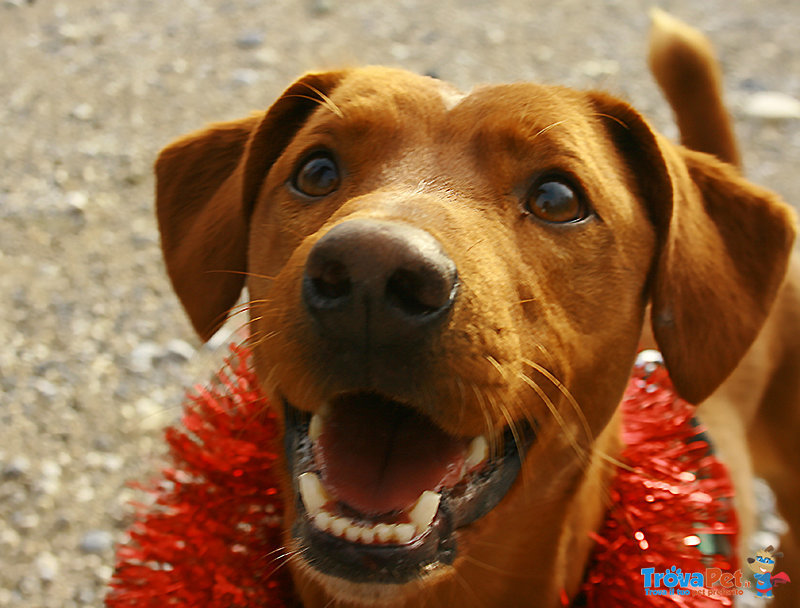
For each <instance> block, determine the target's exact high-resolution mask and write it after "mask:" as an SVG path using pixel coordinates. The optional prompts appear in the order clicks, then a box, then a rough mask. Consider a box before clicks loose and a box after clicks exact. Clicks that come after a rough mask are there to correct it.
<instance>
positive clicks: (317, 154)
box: [158, 68, 791, 605]
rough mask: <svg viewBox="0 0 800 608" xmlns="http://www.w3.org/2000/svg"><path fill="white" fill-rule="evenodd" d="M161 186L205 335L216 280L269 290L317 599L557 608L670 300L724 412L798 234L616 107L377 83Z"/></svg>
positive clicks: (770, 206) (307, 569)
mask: <svg viewBox="0 0 800 608" xmlns="http://www.w3.org/2000/svg"><path fill="white" fill-rule="evenodd" d="M203 163H208V164H210V166H209V167H208V169H207V171H206V172H205V173H203V172H202V165H203ZM158 173H159V221H160V225H161V229H162V237H163V245H164V250H165V257H166V259H167V263H168V268H169V270H170V276H171V278H172V279H173V283H174V284H175V286H176V290H177V291H178V293H179V295H180V296H181V298H182V300H183V302H184V304H185V306H186V308H187V310H188V312H189V313H190V316H191V317H192V320H193V321H194V322H195V326H196V327H197V328H198V331H199V332H200V333H201V335H206V336H207V335H208V334H209V333H210V331H211V329H212V326H213V325H214V324H215V323H216V322H217V321H218V317H219V315H220V314H223V313H224V312H225V310H226V309H227V307H229V306H231V305H232V304H233V303H234V301H235V299H236V297H237V295H238V291H239V289H240V288H241V280H242V279H241V275H240V274H227V275H226V274H220V273H216V272H215V273H214V274H208V271H223V270H230V271H234V272H239V273H244V272H246V273H247V287H248V289H249V294H250V297H251V303H250V306H249V308H250V316H251V320H252V321H251V332H252V338H253V350H254V355H255V361H256V371H257V374H258V376H259V378H260V380H261V382H262V385H263V388H264V390H265V391H266V392H267V394H268V395H269V396H270V398H271V400H272V402H273V404H275V405H276V406H278V407H280V408H281V411H282V413H283V424H284V432H285V454H284V462H283V466H284V468H285V472H286V479H285V487H284V490H285V495H286V496H287V497H290V500H289V501H288V503H287V521H286V541H287V545H288V547H289V549H290V550H291V551H293V552H294V557H293V559H292V567H293V568H294V573H295V577H296V582H297V589H298V591H299V592H300V594H301V596H302V597H303V599H304V601H305V602H306V603H307V604H308V605H317V604H320V605H324V604H325V603H326V602H328V601H329V599H331V598H336V599H338V600H340V601H342V602H344V603H348V602H349V603H353V604H368V603H370V602H373V601H376V598H379V599H380V600H381V601H382V602H383V603H384V604H387V605H421V604H422V603H425V602H430V605H452V604H453V603H455V602H456V601H459V602H462V603H463V602H467V603H469V602H477V603H478V604H488V605H515V604H516V603H519V602H520V601H522V600H521V599H520V596H519V591H518V589H519V585H520V584H522V585H523V586H524V587H525V588H526V589H530V590H532V592H534V593H535V594H536V597H537V598H539V599H540V600H541V605H551V604H554V603H555V602H556V601H557V598H558V596H559V593H560V591H561V589H564V588H567V589H568V590H569V589H570V588H572V587H574V586H575V584H576V582H577V578H576V577H579V576H580V574H581V570H582V567H580V566H578V567H577V568H576V567H575V566H574V562H575V561H576V560H577V561H578V563H582V562H581V561H580V560H582V559H584V558H585V553H586V551H587V550H588V549H587V547H588V540H586V533H587V532H588V531H589V530H590V529H592V527H593V526H594V525H595V524H596V520H597V518H598V517H599V516H600V515H601V514H602V510H603V503H602V500H600V499H599V495H600V489H601V487H602V484H603V479H604V477H605V475H606V474H607V473H608V471H607V470H606V469H604V467H603V466H602V459H601V458H598V453H599V452H602V451H610V450H613V448H614V445H615V441H616V438H615V435H614V433H613V428H614V427H613V425H609V422H610V421H611V420H613V416H614V412H615V411H616V407H617V404H618V402H619V399H620V397H621V394H622V391H623V389H624V387H625V384H626V380H627V376H628V373H629V371H630V367H631V363H632V361H633V358H634V356H635V352H636V346H637V342H638V340H639V336H640V334H641V330H642V322H643V317H644V311H645V308H646V306H647V304H648V302H651V301H652V304H653V310H654V312H653V315H654V330H655V334H656V338H657V339H658V341H659V344H660V346H661V348H662V349H663V351H664V354H665V357H666V360H667V363H668V365H669V366H670V369H671V372H672V373H673V376H674V380H675V382H676V385H677V387H678V389H679V390H680V391H682V392H683V393H684V394H685V395H686V396H688V397H689V398H694V399H702V398H703V397H705V396H706V395H707V394H708V393H709V392H710V391H711V390H713V388H714V387H715V386H716V385H717V384H718V383H719V382H720V381H721V380H722V378H724V376H725V375H726V374H727V373H728V372H729V371H730V370H731V369H732V367H733V365H735V362H736V360H738V358H739V357H740V356H741V353H742V352H743V351H744V350H745V349H746V348H747V346H748V345H749V343H750V342H751V341H752V339H753V337H754V335H755V333H756V332H757V330H758V327H759V326H760V325H761V323H762V321H763V318H764V315H765V314H766V308H767V306H768V302H769V301H770V300H771V299H772V297H773V296H774V293H775V290H776V289H777V287H778V285H779V283H780V277H781V276H782V272H783V265H784V264H785V256H786V252H787V251H788V248H789V243H790V241H791V228H790V227H789V216H788V213H787V212H786V210H785V209H784V208H783V207H781V206H780V205H779V204H778V203H777V202H776V201H774V200H773V199H772V198H771V196H770V195H769V194H768V193H765V192H763V191H760V190H757V189H755V188H754V187H752V186H750V185H749V184H746V183H745V182H743V181H742V180H741V179H740V178H739V177H738V176H737V175H736V174H735V173H734V172H733V171H732V170H730V169H728V168H726V167H723V166H722V165H721V164H719V163H716V162H714V161H713V160H712V159H710V158H707V157H703V156H701V155H692V154H691V153H688V152H686V151H681V150H678V149H677V148H674V147H672V146H671V145H669V144H667V143H665V142H664V141H663V140H662V139H661V138H660V137H659V136H657V135H655V134H653V133H652V131H651V130H650V129H649V127H648V126H647V125H646V123H644V121H643V120H642V119H641V118H640V117H639V116H638V115H637V114H636V113H635V112H633V111H632V110H631V109H630V108H629V107H628V106H626V105H625V104H623V103H621V102H618V101H616V100H613V99H611V98H608V97H605V96H602V95H597V94H584V93H577V92H573V91H570V90H566V89H560V88H548V87H541V86H536V85H530V84H517V85H505V86H495V87H484V88H479V89H477V90H475V91H474V92H472V93H471V94H470V95H466V96H464V95H460V94H458V93H456V92H454V91H453V90H451V89H450V88H449V87H447V86H446V85H444V84H442V83H441V82H439V81H436V80H433V79H430V78H423V77H418V76H414V75H411V74H408V73H406V72H401V71H397V70H388V69H383V68H365V69H361V70H351V71H347V72H337V73H328V74H320V75H310V76H307V77H306V78H305V79H303V80H301V81H299V82H298V83H296V84H295V85H294V86H293V87H292V88H290V89H289V90H288V91H287V92H286V93H285V94H284V96H282V97H281V99H280V100H279V101H278V102H276V104H275V105H273V107H272V108H271V109H270V111H269V112H267V113H265V114H264V115H263V116H261V117H253V118H251V119H248V120H245V121H240V122H237V123H230V124H228V125H222V126H219V127H217V128H215V129H212V130H210V131H207V132H204V133H203V134H200V135H198V136H194V137H192V138H189V139H186V140H183V141H182V142H179V143H177V144H175V145H174V146H172V147H171V148H169V149H168V150H167V151H165V153H164V154H163V155H162V158H161V160H160V161H159V165H158ZM700 178H702V180H701V179H700ZM723 199H724V200H725V204H726V205H729V206H730V208H731V209H730V210H728V209H725V210H723V209H722V208H721V204H720V201H721V200H723ZM730 218H733V219H730ZM732 226H733V227H732ZM750 232H752V233H757V234H758V235H759V236H758V239H755V240H754V239H752V238H750V237H752V234H750ZM764 235H768V238H770V239H771V240H772V242H773V243H774V244H775V246H774V247H770V248H769V250H766V249H765V248H764V247H761V246H759V242H758V241H759V240H760V241H761V242H763V239H764V238H765V236H764ZM754 241H755V242H754ZM756 270H757V272H756ZM712 272H717V273H719V276H718V277H717V276H714V277H713V278H712ZM742 277H744V279H743V278H742ZM711 280H713V281H715V283H714V289H713V290H711V289H709V283H708V282H709V281H711ZM701 298H705V299H704V300H702V301H703V304H704V306H706V309H705V310H698V308H699V307H698V302H700V301H701ZM731 325H734V328H733V329H731ZM726 332H728V333H727V334H726ZM723 335H725V338H724V340H723V339H722V338H721V336H723ZM694 340H697V342H698V343H697V344H695V343H694V342H693V341H694ZM699 352H702V353H703V355H697V356H694V355H695V354H696V353H699ZM692 358H694V361H692ZM697 361H702V362H701V363H697ZM570 562H572V563H570ZM542 564H546V567H542ZM520 581H522V583H520ZM529 597H530V596H529V595H525V598H526V599H525V602H523V603H526V602H527V601H528V599H529Z"/></svg>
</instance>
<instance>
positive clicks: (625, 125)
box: [590, 112, 631, 131]
mask: <svg viewBox="0 0 800 608" xmlns="http://www.w3.org/2000/svg"><path fill="white" fill-rule="evenodd" d="M590 116H595V117H597V118H608V119H609V120H613V121H614V122H615V123H617V124H618V125H619V126H621V127H622V128H623V129H625V130H627V131H630V129H631V128H630V126H629V125H628V123H626V122H625V121H624V120H621V119H620V118H617V117H616V116H612V115H611V114H604V113H603V112H592V114H590Z"/></svg>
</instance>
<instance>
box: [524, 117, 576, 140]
mask: <svg viewBox="0 0 800 608" xmlns="http://www.w3.org/2000/svg"><path fill="white" fill-rule="evenodd" d="M566 122H568V121H567V120H558V121H556V122H554V123H552V124H549V125H547V126H546V127H544V128H543V129H541V130H540V131H539V132H538V133H537V134H536V135H534V136H533V137H532V138H531V141H532V140H534V139H536V138H537V137H539V136H540V135H544V134H545V133H547V132H548V131H550V130H551V129H555V128H556V127H558V126H560V125H563V124H564V123H566Z"/></svg>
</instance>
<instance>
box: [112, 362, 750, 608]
mask: <svg viewBox="0 0 800 608" xmlns="http://www.w3.org/2000/svg"><path fill="white" fill-rule="evenodd" d="M231 350H232V353H233V354H232V356H231V357H230V358H229V359H228V360H227V361H226V368H225V369H223V370H222V371H221V372H220V373H219V374H218V376H217V382H216V383H215V385H214V386H212V387H209V388H198V389H197V391H196V394H194V395H191V396H190V397H189V400H188V402H187V403H186V405H185V412H184V416H183V421H182V422H183V424H182V426H179V427H170V428H168V429H167V431H166V439H167V442H168V444H169V446H170V452H171V457H172V461H173V466H172V467H171V468H168V469H165V470H164V471H163V479H162V480H161V481H159V482H158V483H156V484H155V485H154V486H151V487H148V488H145V489H146V490H147V491H148V492H149V493H150V494H151V495H152V496H153V498H154V503H153V504H152V505H139V509H138V514H137V521H136V523H135V524H134V525H133V526H132V528H131V530H130V532H129V535H130V541H129V542H128V543H126V544H124V545H123V546H121V547H120V548H119V550H118V553H117V560H118V562H117V567H116V571H115V574H114V577H113V580H112V582H111V590H110V591H109V593H108V596H107V597H106V606H108V607H109V608H122V607H128V606H136V607H139V608H143V607H153V608H155V607H159V608H160V607H163V606H178V607H184V608H222V607H225V608H231V607H237V608H255V607H267V608H279V607H287V606H296V605H297V600H296V598H295V596H294V593H293V589H292V582H291V579H290V577H289V575H288V571H287V570H288V569H287V568H284V567H283V566H284V565H285V560H286V556H285V555H283V550H282V549H281V547H282V540H281V528H282V525H281V519H282V515H283V503H282V498H281V496H280V492H279V489H278V478H277V474H276V472H275V471H274V470H273V469H272V467H273V465H274V463H275V461H276V459H277V451H278V450H280V449H282V445H281V441H280V437H279V429H278V426H277V423H276V419H275V414H274V412H273V411H272V410H271V409H270V408H269V406H268V404H267V402H266V400H265V398H264V397H263V395H262V394H261V393H260V391H259V389H258V381H257V379H256V377H255V376H254V374H253V372H252V370H251V368H250V365H249V358H250V352H249V351H248V350H247V349H246V348H244V347H237V346H232V347H231ZM622 408H623V413H624V421H623V425H624V430H623V438H624V440H625V442H626V444H627V448H626V449H625V451H624V452H623V454H622V457H621V460H622V461H623V462H624V463H626V466H624V467H621V468H620V469H619V472H618V474H617V476H616V479H615V482H614V484H613V486H612V488H611V490H610V497H611V502H612V507H611V509H610V511H609V513H608V515H607V518H606V521H605V524H604V526H603V528H602V529H601V530H600V531H599V532H598V533H597V534H596V535H595V540H596V542H597V545H596V549H595V551H594V554H593V556H592V559H591V561H590V564H589V567H588V570H587V573H586V577H585V582H584V584H583V586H582V588H581V590H580V593H579V595H578V597H577V598H575V599H574V600H573V602H572V604H571V605H572V606H573V607H575V608H577V607H579V606H586V607H589V608H620V607H622V606H625V607H626V608H628V607H630V608H637V607H641V608H652V607H661V606H670V607H672V606H692V607H695V606H696V607H702V608H707V607H708V608H710V607H716V606H730V605H731V601H730V599H729V598H727V597H724V596H710V597H705V596H692V597H685V596H677V595H675V596H645V593H644V587H643V584H642V576H641V573H640V570H641V568H644V567H648V566H653V567H655V568H656V569H657V570H658V571H663V570H666V569H668V568H670V567H672V566H677V567H679V568H681V569H682V571H683V572H704V571H705V569H706V568H708V567H717V568H721V569H723V570H732V569H733V566H732V564H735V563H736V561H735V559H734V558H733V556H732V555H727V556H725V555H718V554H717V555H712V556H704V555H703V554H702V553H701V552H700V550H699V549H698V547H697V546H696V543H697V542H699V536H698V535H703V534H711V535H715V537H716V538H718V537H719V536H718V535H725V536H726V537H727V538H728V539H730V546H733V545H734V541H735V535H736V531H737V525H736V520H735V516H734V512H733V510H732V507H731V504H730V502H731V501H730V500H728V498H729V497H730V496H731V495H732V492H733V490H732V486H731V482H730V479H729V478H728V475H727V472H726V471H725V469H724V467H723V466H722V465H721V464H720V463H719V461H717V460H716V459H715V458H714V456H713V455H711V454H710V453H709V445H708V443H707V441H705V440H704V439H703V438H702V436H701V435H698V433H699V431H700V429H698V428H697V427H696V426H694V425H693V422H692V415H693V411H694V408H693V407H692V406H691V405H689V404H687V403H686V402H684V401H682V400H681V399H679V398H677V397H676V396H675V395H674V393H673V392H672V390H671V385H670V382H669V378H668V377H667V373H666V371H665V370H664V369H663V368H662V367H659V366H655V365H654V366H651V367H649V368H645V367H639V368H637V369H636V370H635V371H634V375H633V377H632V378H631V381H630V383H629V386H628V389H627V391H626V393H625V398H624V401H623V403H622ZM569 604H570V602H569V600H568V599H567V598H566V597H565V598H564V605H565V606H566V605H569Z"/></svg>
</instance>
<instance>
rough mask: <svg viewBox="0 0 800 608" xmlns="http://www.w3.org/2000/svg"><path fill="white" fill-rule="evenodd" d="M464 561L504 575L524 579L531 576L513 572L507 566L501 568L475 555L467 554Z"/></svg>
mask: <svg viewBox="0 0 800 608" xmlns="http://www.w3.org/2000/svg"><path fill="white" fill-rule="evenodd" d="M482 544H484V543H482ZM500 546H503V545H500ZM464 561H468V562H470V563H473V564H475V565H476V566H478V567H479V568H482V569H484V570H488V571H489V572H494V573H495V574H500V575H502V576H508V577H512V578H522V579H525V578H528V576H529V575H527V574H523V573H521V572H513V571H511V570H507V569H505V568H500V567H498V566H495V565H494V564H489V563H486V562H485V561H483V560H479V559H478V558H476V557H473V556H472V555H465V556H464Z"/></svg>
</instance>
